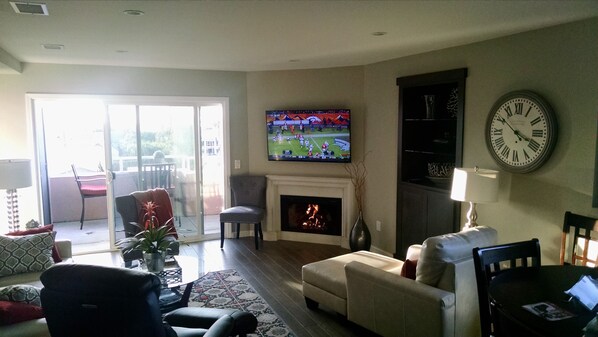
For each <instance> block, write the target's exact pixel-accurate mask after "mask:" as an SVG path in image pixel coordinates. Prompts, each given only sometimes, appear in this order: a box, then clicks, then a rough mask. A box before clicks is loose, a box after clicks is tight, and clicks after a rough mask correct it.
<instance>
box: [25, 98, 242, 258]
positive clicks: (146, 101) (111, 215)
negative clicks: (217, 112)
mask: <svg viewBox="0 0 598 337" xmlns="http://www.w3.org/2000/svg"><path fill="white" fill-rule="evenodd" d="M60 99H78V100H85V99H89V100H99V101H102V102H103V105H104V113H105V119H104V125H103V127H104V144H105V163H106V166H107V167H106V174H107V178H108V186H107V193H108V195H107V217H108V218H107V221H108V230H109V240H110V250H116V249H117V247H116V245H115V237H116V236H115V228H116V224H115V205H114V197H115V196H114V189H113V185H112V183H111V178H112V173H111V170H110V169H111V166H112V164H111V163H112V153H111V142H110V124H109V122H110V121H109V117H108V106H109V105H111V104H129V105H137V106H139V105H160V106H162V105H163V106H192V107H193V109H194V130H195V132H194V142H195V157H196V160H195V162H196V164H195V167H196V170H195V175H196V176H195V178H196V186H195V188H196V195H197V196H202V194H201V193H202V190H201V184H200V182H201V181H202V179H201V178H202V177H201V175H202V171H201V153H202V150H201V139H200V132H201V130H200V124H199V113H200V109H201V107H202V106H213V105H221V106H222V113H223V139H222V150H223V151H224V156H223V170H224V172H223V174H224V177H225V186H224V200H228V199H229V190H228V182H227V177H229V176H230V169H229V168H230V165H229V164H230V141H229V139H230V137H229V130H230V124H229V123H230V119H229V98H228V97H192V96H138V95H135V96H130V95H79V94H37V93H28V94H26V108H27V110H28V117H29V118H30V123H29V125H31V135H32V143H33V148H34V156H33V158H34V163H33V164H34V165H33V166H34V172H35V174H36V175H35V176H36V177H37V178H36V179H35V181H34V188H35V189H36V195H35V198H36V200H35V201H36V204H37V206H38V218H39V219H41V221H42V222H44V221H48V220H49V219H46V217H47V216H48V214H47V213H44V209H45V207H44V201H43V200H44V198H47V197H48V196H47V192H48V190H47V188H48V185H47V181H45V180H47V176H46V175H44V176H42V174H41V173H42V170H43V169H42V168H41V166H40V164H41V162H42V160H41V158H40V156H41V155H43V153H42V152H41V151H42V149H40V145H39V142H40V141H43V139H41V140H40V139H39V136H40V128H42V127H43V126H42V125H40V122H41V119H40V118H39V116H37V115H36V112H35V101H36V100H60ZM108 163H110V164H108ZM108 176H110V177H108ZM199 200H200V198H197V200H196V204H197V205H198V207H197V209H198V214H197V217H200V216H203V206H202V207H201V208H200V207H199V204H200V201H199ZM201 200H203V197H202V198H201ZM199 212H202V213H201V214H199ZM202 223H203V221H202ZM199 229H200V228H199V227H198V235H197V236H194V237H191V238H190V239H188V240H184V239H183V240H181V241H183V242H191V241H200V240H209V239H216V238H217V237H218V234H208V235H204V234H201V233H202V232H203V231H202V232H200V231H199Z"/></svg>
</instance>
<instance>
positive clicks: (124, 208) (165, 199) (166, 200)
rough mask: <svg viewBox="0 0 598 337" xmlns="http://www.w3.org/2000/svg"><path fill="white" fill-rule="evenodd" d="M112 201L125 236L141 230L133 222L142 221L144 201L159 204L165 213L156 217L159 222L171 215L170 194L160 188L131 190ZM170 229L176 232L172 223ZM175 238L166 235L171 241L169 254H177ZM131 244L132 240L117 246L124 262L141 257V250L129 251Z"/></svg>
mask: <svg viewBox="0 0 598 337" xmlns="http://www.w3.org/2000/svg"><path fill="white" fill-rule="evenodd" d="M114 201H115V204H116V211H117V212H118V213H119V214H120V216H121V218H122V221H123V227H124V230H125V236H126V237H127V238H130V237H133V236H135V234H137V233H138V232H139V231H140V230H141V228H139V227H137V226H136V225H135V224H139V223H142V221H141V220H142V219H143V214H144V212H145V211H144V210H143V203H144V202H147V201H154V202H157V203H158V205H160V206H161V209H160V211H161V212H162V213H163V214H165V215H164V216H162V217H163V218H159V219H158V220H159V221H160V223H161V224H163V223H164V222H165V221H166V220H168V219H169V218H172V217H173V215H172V205H171V203H170V196H169V195H168V192H167V191H166V190H165V189H162V188H157V189H153V190H147V191H137V192H133V193H131V194H128V195H123V196H119V197H116V198H115V199H114ZM170 230H171V232H173V233H176V228H175V227H174V225H172V226H171V228H170ZM177 239H178V237H177V235H173V236H169V237H168V240H172V241H173V242H172V244H171V245H170V250H169V252H168V254H169V255H178V254H179V242H178V241H177ZM124 241H126V240H124ZM131 245H132V242H129V243H121V244H119V248H120V249H121V251H122V252H123V260H124V261H125V262H126V263H127V262H129V261H132V260H138V259H141V258H142V257H143V256H142V253H141V251H139V250H133V251H129V248H130V246H131Z"/></svg>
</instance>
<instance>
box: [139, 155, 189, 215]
mask: <svg viewBox="0 0 598 337" xmlns="http://www.w3.org/2000/svg"><path fill="white" fill-rule="evenodd" d="M142 170H143V175H142V179H143V189H145V190H150V189H154V188H163V189H165V190H166V191H167V192H168V195H169V196H170V203H171V204H172V206H173V210H174V217H175V220H177V221H178V223H179V225H180V224H181V219H180V217H179V215H178V212H177V207H176V202H177V201H178V200H179V198H177V197H176V195H175V193H176V177H177V173H176V164H174V163H154V164H144V165H143V166H142Z"/></svg>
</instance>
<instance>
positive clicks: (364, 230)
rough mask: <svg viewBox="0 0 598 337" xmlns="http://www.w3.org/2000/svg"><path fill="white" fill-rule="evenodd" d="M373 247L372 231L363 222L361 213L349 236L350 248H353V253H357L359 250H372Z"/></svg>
mask: <svg viewBox="0 0 598 337" xmlns="http://www.w3.org/2000/svg"><path fill="white" fill-rule="evenodd" d="M371 245H372V236H371V234H370V230H369V229H368V226H367V225H366V223H365V222H364V221H363V216H362V215H361V212H359V216H358V217H357V221H355V224H354V225H353V228H351V233H350V234H349V246H350V247H351V251H352V252H356V251H358V250H370V246H371Z"/></svg>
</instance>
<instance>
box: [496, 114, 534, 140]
mask: <svg viewBox="0 0 598 337" xmlns="http://www.w3.org/2000/svg"><path fill="white" fill-rule="evenodd" d="M498 118H499V119H498V120H499V121H500V122H502V123H503V124H507V126H508V127H509V129H511V131H513V133H514V134H515V136H517V138H519V140H522V138H521V134H520V133H519V131H517V130H515V129H513V127H512V126H511V124H509V122H507V120H506V119H504V118H503V117H502V116H501V115H498ZM526 140H527V141H529V139H526Z"/></svg>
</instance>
